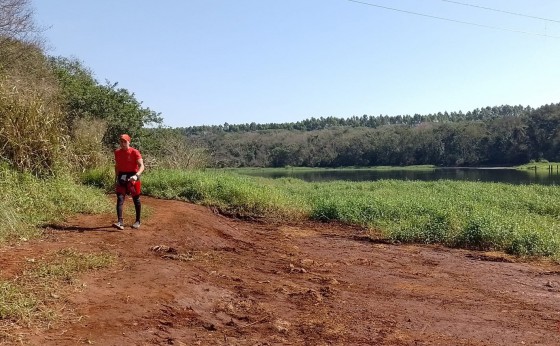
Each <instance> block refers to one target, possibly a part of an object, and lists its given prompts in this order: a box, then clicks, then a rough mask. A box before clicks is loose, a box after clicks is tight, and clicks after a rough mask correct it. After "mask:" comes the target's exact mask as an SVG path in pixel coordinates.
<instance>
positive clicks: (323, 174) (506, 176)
mask: <svg viewBox="0 0 560 346" xmlns="http://www.w3.org/2000/svg"><path fill="white" fill-rule="evenodd" d="M247 174H249V175H256V176H262V177H267V178H273V179H275V178H282V177H292V178H298V179H302V180H305V181H310V182H313V181H332V180H349V181H375V180H381V179H397V180H422V181H433V180H443V179H446V180H466V181H482V182H501V183H509V184H541V185H560V173H558V172H557V168H556V166H554V170H553V171H552V172H548V171H547V170H546V169H545V170H544V171H543V170H541V171H539V172H538V174H537V173H535V171H534V170H515V169H505V168H435V169H433V170H417V171H414V170H404V169H403V170H398V169H397V170H365V169H354V170H353V169H344V170H333V169H317V170H311V171H298V170H297V169H296V170H292V169H289V168H288V169H285V170H274V171H269V170H266V169H263V170H259V171H253V172H250V173H247Z"/></svg>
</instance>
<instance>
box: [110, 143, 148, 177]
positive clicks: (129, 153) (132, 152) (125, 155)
mask: <svg viewBox="0 0 560 346" xmlns="http://www.w3.org/2000/svg"><path fill="white" fill-rule="evenodd" d="M141 159H142V155H140V152H139V151H138V150H136V149H134V148H132V147H130V148H128V150H125V149H122V148H119V149H117V150H115V164H116V165H117V171H118V172H138V160H141Z"/></svg>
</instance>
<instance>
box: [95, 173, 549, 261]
mask: <svg viewBox="0 0 560 346" xmlns="http://www.w3.org/2000/svg"><path fill="white" fill-rule="evenodd" d="M89 179H90V180H92V181H95V180H96V177H95V176H90V177H89ZM97 179H99V180H102V179H103V174H98V175H97ZM142 179H143V189H144V192H145V194H149V195H152V196H156V197H160V198H168V199H180V200H187V201H191V202H194V203H199V204H204V205H208V206H213V207H216V208H218V209H220V210H221V211H222V212H225V213H230V214H235V215H241V216H249V217H271V218H280V219H283V220H299V219H301V218H309V219H313V220H322V221H339V222H343V223H347V224H350V225H359V226H363V227H367V228H371V229H376V230H378V231H379V232H381V233H382V236H384V237H386V238H388V239H389V240H392V241H396V242H405V243H425V244H436V243H437V244H443V245H446V246H451V247H461V248H470V249H480V250H498V251H505V252H507V253H510V254H514V255H519V256H547V257H553V258H557V259H560V203H557V201H558V200H560V188H558V187H556V186H541V185H509V184H503V183H480V182H461V181H435V182H421V181H397V180H381V181H376V182H341V181H338V182H321V183H307V182H304V181H302V180H298V179H293V178H282V179H275V180H272V179H266V178H258V177H250V176H242V175H237V174H235V173H229V172H224V171H217V170H208V171H170V170H158V171H150V172H147V174H145V175H144V176H143V177H142Z"/></svg>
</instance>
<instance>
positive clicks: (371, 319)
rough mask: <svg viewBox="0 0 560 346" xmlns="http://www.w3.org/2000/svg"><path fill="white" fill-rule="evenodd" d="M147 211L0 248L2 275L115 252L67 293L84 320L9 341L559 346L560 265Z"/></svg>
mask: <svg viewBox="0 0 560 346" xmlns="http://www.w3.org/2000/svg"><path fill="white" fill-rule="evenodd" d="M143 203H144V205H145V206H147V207H148V208H149V209H150V210H151V216H150V217H149V218H147V219H146V220H145V221H144V223H143V225H142V228H141V229H140V230H133V229H131V228H126V229H125V230H124V231H117V230H114V229H112V228H110V227H108V226H107V225H109V224H110V223H111V222H112V221H113V215H82V216H79V217H77V218H75V219H73V220H70V221H69V222H68V224H66V225H64V226H61V227H55V228H54V229H48V230H47V235H48V236H47V237H46V238H45V239H43V240H40V241H33V242H27V243H24V244H21V245H18V246H16V247H13V248H0V263H1V266H0V276H2V277H4V278H9V277H12V276H14V275H18V273H19V272H21V271H22V270H23V268H24V266H25V262H26V258H33V257H38V256H41V255H42V254H49V253H52V252H54V251H57V250H59V249H62V248H73V249H76V250H78V251H80V252H86V253H87V252H100V251H108V252H110V253H113V254H116V255H117V263H116V264H115V265H114V266H112V267H111V268H108V269H103V270H100V271H95V272H90V273H87V274H85V275H83V276H81V277H79V278H78V282H79V285H76V286H77V288H75V289H73V290H68V292H65V293H64V297H63V298H61V305H64V309H66V310H71V311H72V314H73V315H74V316H79V318H73V319H64V320H61V321H58V322H57V323H55V324H53V325H52V326H51V327H50V328H49V329H46V330H45V329H42V330H39V329H37V328H23V329H22V328H19V329H17V330H16V329H14V330H13V331H10V333H11V334H12V335H19V336H20V337H21V338H22V340H23V344H29V345H82V344H94V345H560V293H559V292H560V266H558V265H553V264H543V263H515V262H508V261H497V260H500V259H502V260H505V259H507V258H506V257H505V256H490V255H488V254H485V253H482V252H475V251H463V250H454V249H447V248H442V247H433V246H410V245H391V244H384V243H381V242H372V241H369V238H368V237H367V236H366V234H365V232H364V231H363V230H359V229H355V228H350V227H345V226H340V225H333V224H321V223H311V222H309V223H304V224H297V225H285V224H284V225H281V224H266V223H257V222H246V221H240V220H234V219H230V218H227V217H224V216H221V215H217V214H215V213H213V212H212V211H211V210H209V209H207V208H205V207H201V206H196V205H192V204H188V203H183V202H178V201H164V200H158V199H153V198H147V197H144V198H143ZM127 204H131V201H127ZM1 340H3V339H1V338H0V343H2V341H1ZM4 340H5V343H6V344H10V342H11V341H9V340H8V339H4ZM13 343H14V344H15V342H13Z"/></svg>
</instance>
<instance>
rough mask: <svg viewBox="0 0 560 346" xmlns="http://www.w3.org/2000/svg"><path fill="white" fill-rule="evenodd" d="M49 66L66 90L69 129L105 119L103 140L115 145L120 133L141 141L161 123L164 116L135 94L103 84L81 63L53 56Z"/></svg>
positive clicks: (63, 100)
mask: <svg viewBox="0 0 560 346" xmlns="http://www.w3.org/2000/svg"><path fill="white" fill-rule="evenodd" d="M49 63H50V66H51V67H52V69H53V71H54V72H55V75H56V76H57V78H58V81H59V84H60V88H61V90H62V91H61V94H62V103H63V105H64V107H65V109H66V112H67V119H66V120H67V124H68V126H69V128H71V129H72V128H73V127H74V123H75V122H76V120H77V119H82V118H85V119H103V120H105V121H106V122H107V125H108V126H107V131H106V132H105V135H104V136H103V141H104V143H105V144H106V145H107V146H111V145H112V144H113V143H114V142H115V139H116V138H117V136H118V134H120V133H124V132H126V133H129V134H130V135H131V136H133V138H138V139H139V140H141V133H142V132H141V129H142V128H143V127H144V126H146V125H149V124H161V122H162V120H163V119H162V118H161V115H160V114H159V113H156V112H155V111H152V110H151V109H149V108H144V107H142V102H140V101H138V100H137V99H136V97H135V96H134V93H130V92H129V91H128V90H127V89H124V88H118V87H117V85H118V84H117V83H113V84H112V83H109V82H108V81H107V82H106V84H104V85H102V84H99V82H98V81H97V80H96V79H95V78H94V76H93V73H92V72H91V70H89V69H88V68H86V67H85V66H84V65H83V64H82V63H81V62H80V61H78V60H76V59H68V58H64V57H51V58H50V59H49ZM137 144H140V143H137Z"/></svg>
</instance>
